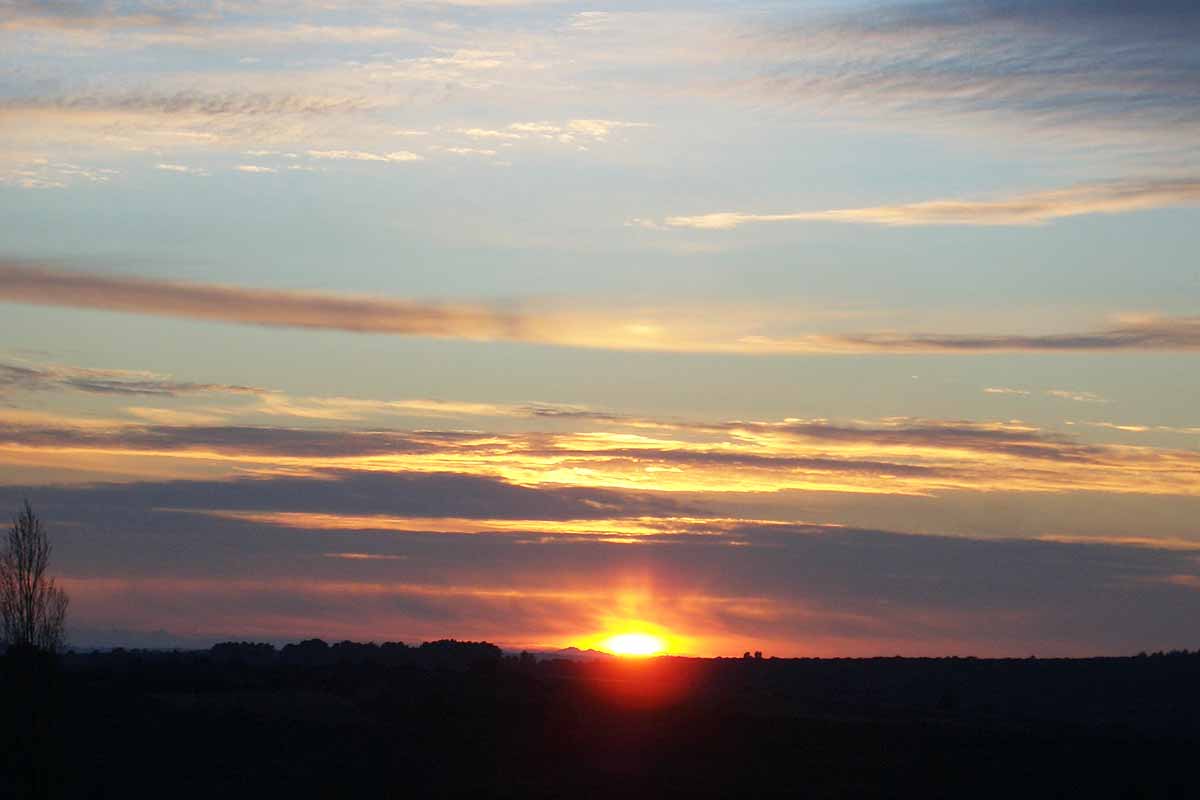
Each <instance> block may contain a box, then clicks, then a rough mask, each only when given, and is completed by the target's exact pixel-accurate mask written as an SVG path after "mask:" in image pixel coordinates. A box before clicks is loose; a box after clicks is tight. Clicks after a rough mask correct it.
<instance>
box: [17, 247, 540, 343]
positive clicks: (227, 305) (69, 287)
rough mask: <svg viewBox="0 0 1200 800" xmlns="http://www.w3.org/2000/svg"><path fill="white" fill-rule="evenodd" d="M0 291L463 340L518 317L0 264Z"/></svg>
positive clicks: (138, 309)
mask: <svg viewBox="0 0 1200 800" xmlns="http://www.w3.org/2000/svg"><path fill="white" fill-rule="evenodd" d="M0 279H2V284H0V298H3V299H5V300H9V301H16V302H27V303H34V304H38V305H52V306H66V307H72V308H91V309H101V310H106V311H124V312H133V313H139V314H153V315H156V316H171V317H183V318H190V319H202V320H212V321H221V322H237V323H243V324H250V325H263V326H270V327H292V328H318V329H324V330H341V331H357V332H373V333H394V334H404V335H408V336H438V337H446V336H449V337H455V338H467V339H495V338H517V333H518V329H519V319H518V318H516V317H514V316H512V315H510V314H506V313H504V312H501V311H497V310H493V309H487V308H480V307H471V306H463V305H449V304H445V305H441V304H434V303H420V302H415V301H407V300H381V299H377V298H372V297H365V296H358V297H356V296H353V295H334V294H329V293H317V292H299V291H282V290H271V289H248V288H242V287H236V286H226V285H220V284H200V283H185V282H182V281H164V280H155V279H149V278H134V277H118V276H110V275H99V274H92V273H84V272H63V271H54V270H48V269H44V268H41V267H37V266H30V265H27V264H24V263H17V264H13V263H8V264H0Z"/></svg>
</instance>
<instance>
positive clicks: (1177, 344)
mask: <svg viewBox="0 0 1200 800" xmlns="http://www.w3.org/2000/svg"><path fill="white" fill-rule="evenodd" d="M0 300H6V301H9V302H21V303H32V304H36V305H47V306H65V307H69V308H88V309H99V310H107V311H121V312H127V313H138V314H150V315H155V316H167V317H180V318H185V319H200V320H209V321H219V322H233V323H241V324H248V325H261V326H268V327H290V328H308V329H316V330H337V331H348V332H356V333H379V334H395V335H406V336H427V337H435V338H455V339H470V340H477V341H486V340H508V341H518V342H531V343H543V344H556V345H564V346H572V347H589V348H603V349H613V350H652V351H666V352H710V353H745V354H789V353H860V352H877V353H913V352H924V353H965V352H971V353H987V352H1008V351H1016V352H1020V351H1033V352H1072V351H1099V352H1103V351H1124V350H1133V351H1139V350H1145V351H1151V350H1196V349H1200V317H1154V316H1142V317H1136V318H1126V319H1124V320H1122V321H1119V322H1118V323H1116V324H1114V325H1112V326H1110V327H1108V328H1102V329H1099V330H1095V331H1084V332H1080V333H1050V334H1020V335H1017V334H996V335H972V334H958V333H903V332H900V333H893V332H886V333H844V334H805V335H801V336H791V337H775V336H763V335H758V334H749V333H741V334H739V333H738V332H737V331H736V330H732V331H731V330H727V329H724V328H719V329H706V328H704V327H699V328H697V327H694V322H691V321H686V322H685V321H684V320H683V319H682V318H681V319H680V321H679V324H673V323H667V322H664V323H662V324H653V325H650V324H646V323H644V322H634V321H632V320H630V318H629V316H626V314H628V312H624V313H622V312H618V311H602V312H599V313H591V312H577V311H574V310H572V309H570V308H569V307H560V308H556V309H554V310H538V309H532V310H520V309H512V308H508V309H500V308H490V307H486V306H471V305H463V304H446V303H436V302H429V301H418V300H406V299H383V298H378V297H364V296H356V295H349V294H334V293H328V292H301V291H286V290H273V289H254V288H245V287H238V286H228V285H221V284H201V283H185V282H182V281H167V280H158V279H152V278H134V277H123V276H114V275H106V274H98V273H88V272H68V271H62V270H51V269H47V268H44V267H40V266H36V265H31V264H29V263H28V262H23V261H7V262H0ZM707 316H710V317H711V316H713V315H711V314H709V315H707ZM717 316H720V315H717ZM719 324H726V322H725V321H722V322H720V323H719ZM748 324H751V325H752V324H753V322H751V323H748ZM689 326H691V327H689Z"/></svg>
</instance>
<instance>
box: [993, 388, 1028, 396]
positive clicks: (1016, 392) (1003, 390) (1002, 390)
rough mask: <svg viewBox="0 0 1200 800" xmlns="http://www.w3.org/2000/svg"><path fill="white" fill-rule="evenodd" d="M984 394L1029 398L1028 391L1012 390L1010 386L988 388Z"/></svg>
mask: <svg viewBox="0 0 1200 800" xmlns="http://www.w3.org/2000/svg"><path fill="white" fill-rule="evenodd" d="M983 392H984V394H1010V395H1014V396H1016V397H1028V396H1029V392H1028V391H1027V390H1026V389H1012V388H1010V387H1008V386H988V387H987V388H985V389H984V390H983Z"/></svg>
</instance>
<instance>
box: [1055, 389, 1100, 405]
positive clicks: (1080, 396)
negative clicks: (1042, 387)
mask: <svg viewBox="0 0 1200 800" xmlns="http://www.w3.org/2000/svg"><path fill="white" fill-rule="evenodd" d="M1046 394H1047V395H1048V396H1050V397H1057V398H1059V399H1060V400H1074V401H1075V402H1077V403H1107V402H1108V400H1106V399H1105V398H1103V397H1101V396H1100V395H1098V394H1096V393H1095V392H1074V391H1070V390H1069V389H1048V390H1047V391H1046Z"/></svg>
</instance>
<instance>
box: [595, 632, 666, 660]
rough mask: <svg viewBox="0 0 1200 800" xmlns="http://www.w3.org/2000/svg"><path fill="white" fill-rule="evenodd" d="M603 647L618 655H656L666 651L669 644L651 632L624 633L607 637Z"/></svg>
mask: <svg viewBox="0 0 1200 800" xmlns="http://www.w3.org/2000/svg"><path fill="white" fill-rule="evenodd" d="M602 647H603V648H604V649H605V650H607V651H608V652H610V653H614V654H615V655H618V656H654V655H658V654H660V653H662V652H663V651H665V650H666V649H667V644H666V642H664V641H663V640H662V639H660V638H659V637H657V636H654V635H653V634H649V633H622V634H618V635H616V636H611V637H609V638H608V639H605V640H604V642H603V644H602Z"/></svg>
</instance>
